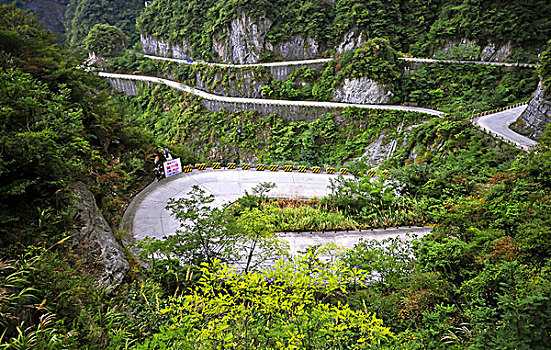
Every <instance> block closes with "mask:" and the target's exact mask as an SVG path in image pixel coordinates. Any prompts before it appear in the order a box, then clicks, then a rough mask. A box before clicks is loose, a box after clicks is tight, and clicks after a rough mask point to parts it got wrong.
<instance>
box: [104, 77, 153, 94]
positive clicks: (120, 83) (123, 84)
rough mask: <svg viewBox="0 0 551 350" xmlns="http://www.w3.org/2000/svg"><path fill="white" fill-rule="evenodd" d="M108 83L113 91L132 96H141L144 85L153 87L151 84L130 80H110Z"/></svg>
mask: <svg viewBox="0 0 551 350" xmlns="http://www.w3.org/2000/svg"><path fill="white" fill-rule="evenodd" d="M108 81H109V84H111V87H112V88H113V89H115V90H117V91H121V92H123V93H124V94H125V95H130V96H137V95H138V94H139V89H140V88H141V87H143V86H144V84H147V85H151V83H149V82H137V81H134V80H128V79H108Z"/></svg>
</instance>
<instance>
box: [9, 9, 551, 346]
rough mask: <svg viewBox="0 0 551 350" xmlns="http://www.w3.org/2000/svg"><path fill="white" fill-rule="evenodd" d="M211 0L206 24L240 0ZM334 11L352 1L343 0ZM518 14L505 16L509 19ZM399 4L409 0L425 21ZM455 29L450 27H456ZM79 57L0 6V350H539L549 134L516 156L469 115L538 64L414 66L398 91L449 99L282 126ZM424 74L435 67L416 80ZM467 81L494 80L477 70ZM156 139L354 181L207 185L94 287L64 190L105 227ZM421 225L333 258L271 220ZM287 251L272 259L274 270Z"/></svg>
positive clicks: (143, 176) (191, 153) (505, 93)
mask: <svg viewBox="0 0 551 350" xmlns="http://www.w3.org/2000/svg"><path fill="white" fill-rule="evenodd" d="M155 3H156V2H155ZM159 3H161V1H159ZM177 3H178V4H180V5H182V4H183V3H182V2H177ZM312 3H313V2H305V3H304V4H303V5H301V7H300V9H301V10H300V11H304V12H307V10H308V8H306V7H307V6H313V5H308V4H312ZM406 3H407V4H410V5H411V4H412V3H409V2H404V3H402V2H399V3H396V4H394V5H390V3H385V4H384V8H387V7H390V8H396V11H397V12H396V13H398V12H400V13H401V12H404V10H405V9H409V8H410V7H401V6H404V4H406ZM192 4H196V2H193V1H191V2H190V5H192ZM203 4H204V5H201V6H208V5H209V2H204V3H203ZM218 4H219V5H218V6H219V8H217V9H216V11H219V12H216V11H215V10H212V11H211V12H209V13H208V16H207V18H211V17H210V16H214V15H215V14H217V13H222V9H225V8H227V6H229V5H231V4H235V2H231V1H228V2H219V3H218ZM291 4H293V2H290V3H289V6H291ZM315 4H317V5H318V6H322V7H324V8H325V7H328V6H331V5H329V4H326V3H323V4H322V3H321V2H320V3H317V2H316V3H315ZM450 4H451V3H450ZM453 4H456V2H453ZM253 5H254V6H257V5H258V4H257V2H254V4H253V3H251V6H253ZM276 5H277V6H281V4H279V3H276ZM276 5H269V4H266V7H267V8H271V7H269V6H276ZM345 5H346V6H356V7H357V6H361V4H360V2H354V1H348V2H345V1H337V3H336V6H338V8H340V9H344V8H346V7H345ZM456 5H458V4H456ZM475 5H476V6H474V5H473V7H472V8H473V11H475V10H476V11H478V10H480V9H482V10H484V11H486V10H488V9H492V8H494V5H495V4H494V3H493V2H492V4H475ZM198 6H199V5H198ZM381 6H383V4H381ZM412 6H413V5H412ZM449 6H452V5H447V4H440V3H439V2H434V3H432V2H431V3H430V4H428V3H427V5H426V6H420V7H423V8H424V7H427V8H428V7H430V8H432V7H434V8H438V9H447V10H446V11H447V12H446V13H449V14H450V16H451V17H450V20H452V19H459V18H460V16H459V15H458V14H456V11H457V10H458V9H456V8H448V7H449ZM527 6H528V7H529V5H522V4H506V6H505V7H504V8H505V9H512V10H514V11H513V13H514V14H518V12H519V11H520V10H523V9H524V8H525V7H527ZM530 6H531V5H530ZM541 6H542V9H541V11H542V13H545V11H546V8H547V7H545V4H542V5H541ZM255 8H256V7H255ZM274 8H275V7H274ZM198 9H204V8H203V7H198ZM411 9H412V11H410V12H404V13H405V14H406V13H407V16H412V15H413V14H418V13H419V12H415V11H413V8H411ZM459 9H461V7H460V8H459ZM337 15H339V13H336V14H335V16H337ZM344 15H345V13H340V16H344ZM163 16H165V15H164V14H163ZM163 16H161V17H160V18H161V19H162V18H165V17H167V16H169V15H168V14H166V16H165V17H163ZM232 16H233V14H232V13H230V14H228V15H227V18H226V17H224V18H226V19H224V18H222V19H223V20H224V21H227V20H229V19H230V18H233V17H232ZM350 16H355V17H353V20H351V21H350V23H348V22H347V23H348V24H347V25H354V24H357V25H359V24H362V26H365V27H369V26H371V27H370V28H375V27H373V26H374V25H375V24H377V23H379V22H377V23H375V24H370V23H364V22H362V21H361V20H362V18H363V19H364V20H367V19H370V18H372V17H371V16H367V14H364V13H363V12H360V13H358V12H356V13H355V14H354V12H350ZM362 16H364V17H362ZM404 16H405V15H404ZM438 16H440V15H438ZM442 16H443V15H442ZM469 16H470V14H467V15H465V18H471V17H469ZM527 16H528V15H527ZM435 17H436V15H434V17H431V18H432V19H433V20H436V19H435ZM198 18H199V17H198ZM412 18H413V17H412ZM415 18H417V19H416V20H418V22H419V24H420V25H421V20H420V18H418V17H415ZM442 18H444V17H442ZM492 18H493V17H492ZM523 18H524V17H523ZM379 19H380V21H382V22H381V23H382V24H385V23H386V22H385V21H387V19H386V17H384V16H381V17H379ZM391 19H392V20H394V18H393V17H392V18H389V19H388V21H390V20H391ZM531 19H533V18H532V17H530V16H528V17H526V18H525V20H531ZM426 20H427V21H428V22H430V23H432V20H429V19H428V18H427V19H426ZM381 23H379V24H381ZM405 23H408V22H407V21H405V22H403V23H402V22H400V25H399V26H398V25H397V26H396V27H392V28H391V27H387V26H384V28H383V27H381V28H380V29H381V30H383V29H384V30H387V29H388V30H390V29H392V30H395V31H396V33H397V35H398V36H399V37H400V38H402V37H403V38H405V39H403V40H405V41H404V42H405V44H404V45H406V44H408V43H409V44H410V45H413V43H411V42H409V41H407V40H406V39H407V38H408V37H407V36H405V33H403V32H402V31H401V30H400V28H401V25H402V24H404V25H405ZM453 23H455V22H453ZM484 23H486V24H485V25H486V26H487V27H488V28H490V25H491V23H488V22H484ZM522 23H526V21H522ZM314 24H315V23H314ZM457 24H458V26H457V27H456V28H455V30H456V31H457V32H458V33H460V32H461V31H462V30H464V26H465V25H466V24H465V23H464V22H463V21H461V22H458V23H457ZM519 25H520V24H519ZM537 25H539V23H537ZM425 26H428V23H426V24H425ZM319 27H320V28H321V27H322V26H321V25H320V26H319ZM316 28H318V27H313V28H312V29H311V30H312V32H311V33H316V30H317V29H316ZM439 28H443V27H439ZM475 29H476V30H475ZM281 30H282V33H287V32H283V30H289V31H290V30H291V29H290V28H288V29H281ZM481 31H483V32H481ZM277 33H278V32H273V33H272V34H273V35H275V34H277ZM289 33H292V32H289ZM461 33H462V32H461ZM484 33H490V34H492V35H493V34H494V33H493V32H491V31H490V29H485V28H478V29H477V28H474V29H473V35H474V36H476V37H477V38H479V40H482V39H484V35H483V34H484ZM184 34H186V33H184ZM186 35H187V34H186ZM312 35H314V34H312ZM316 35H320V37H321V36H322V35H327V34H323V33H322V32H319V33H317V34H316ZM495 35H498V34H495ZM515 35H518V36H514V37H512V39H514V40H518V41H519V42H524V43H527V45H528V44H530V43H534V42H537V40H539V39H536V38H533V36H532V34H530V32H529V31H523V32H521V33H518V34H515ZM525 36H526V37H525ZM496 37H497V36H496ZM401 40H402V39H401ZM408 40H413V39H412V38H409V39H408ZM419 50H421V48H420V49H419ZM369 57H371V56H369ZM343 59H344V58H343ZM369 59H372V57H371V58H369ZM369 59H367V62H368V63H367V64H368V66H369V65H370V63H369ZM144 62H145V61H144ZM359 62H363V60H362V61H359ZM356 63H358V62H356ZM356 63H354V64H353V65H352V66H351V67H356V68H350V69H360V70H362V71H361V72H358V73H357V74H358V75H361V74H373V69H374V68H376V67H373V66H369V67H368V68H369V69H367V70H365V71H364V70H363V68H358V66H355V64H356ZM139 64H142V63H139ZM143 64H144V65H145V64H149V63H143ZM77 66H78V61H77V60H76V59H74V58H73V57H72V56H71V54H69V53H67V52H65V51H63V50H62V49H60V48H59V47H58V46H57V45H56V44H55V42H54V38H53V36H52V35H51V33H48V32H45V31H43V30H41V29H40V26H39V24H38V22H37V21H36V20H35V19H33V18H32V17H29V16H28V15H26V14H24V13H23V12H21V11H20V10H18V9H16V8H15V5H7V6H0V120H1V123H0V348H2V349H25V348H36V349H57V348H68V349H131V348H135V349H181V348H192V347H193V348H199V349H212V348H248V347H251V348H267V349H276V348H279V349H290V348H296V349H343V348H346V349H348V348H351V349H355V348H357V349H365V348H375V349H425V348H430V349H501V348H503V349H508V348H511V349H513V348H514V349H536V350H538V349H547V348H549V344H550V343H551V324H550V323H549V319H550V318H551V236H550V235H549V227H551V135H550V134H549V132H547V133H546V134H545V135H544V136H543V137H542V138H541V140H540V146H539V147H538V149H537V152H533V153H523V152H521V151H519V150H517V149H515V148H512V147H511V146H509V145H507V144H503V143H500V142H499V141H496V140H494V139H492V138H489V137H486V136H485V135H483V134H482V133H480V132H479V131H478V130H477V129H475V128H473V127H472V126H471V123H470V122H469V117H470V116H471V113H472V108H473V107H474V108H477V109H483V108H486V106H488V108H491V106H493V104H494V103H495V104H497V103H500V102H498V100H499V99H498V97H499V98H502V99H505V100H506V103H508V102H514V101H517V100H518V99H523V98H526V94H527V92H528V91H529V90H530V89H531V88H532V86H533V81H532V79H533V76H532V73H526V72H524V71H517V70H511V71H508V70H505V71H501V68H500V69H497V68H496V69H494V68H489V67H487V68H483V69H482V68H481V69H480V70H478V68H474V67H471V66H468V67H466V68H465V71H464V72H463V73H464V74H460V73H461V70H459V68H449V66H448V67H440V66H437V67H434V69H435V70H434V71H428V70H423V69H421V70H420V71H419V72H418V73H414V74H412V75H410V76H409V78H408V79H410V80H411V81H409V82H408V83H407V84H411V86H413V87H412V88H408V89H410V90H407V91H419V92H417V93H416V95H417V96H418V98H419V101H418V102H419V103H421V104H423V103H427V104H440V103H441V104H442V105H444V104H446V105H447V106H450V111H451V110H452V108H451V106H455V105H456V106H458V107H457V108H453V111H452V112H450V113H449V114H448V115H447V116H446V118H427V117H426V116H425V115H421V114H416V113H401V112H393V111H374V110H358V109H346V110H343V111H341V113H340V114H338V115H332V114H329V115H326V116H323V117H321V118H319V119H317V120H315V121H312V122H284V121H282V120H281V119H280V118H277V117H276V116H273V115H272V116H266V117H265V116H259V115H256V114H254V113H248V112H247V113H245V112H241V113H229V112H224V111H220V112H207V111H205V110H204V109H202V107H201V106H200V104H199V103H198V101H197V100H196V99H195V98H193V97H189V96H183V95H181V93H176V92H174V91H172V90H169V89H168V88H165V87H161V86H159V87H154V88H147V89H144V90H143V91H142V92H141V94H140V95H139V96H137V97H124V96H120V95H118V94H114V93H113V92H112V91H111V90H109V89H108V87H107V84H106V83H105V82H102V81H100V80H99V79H98V78H97V76H95V74H94V73H93V72H87V71H85V70H83V69H76V68H75V67H77ZM145 68H147V67H145ZM548 68H549V50H547V51H545V52H544V54H543V55H542V64H541V66H540V70H539V73H540V74H541V76H542V77H543V79H544V81H548V79H549V74H548V71H549V69H548ZM139 69H140V70H141V69H142V68H139ZM154 69H155V67H154V66H152V68H151V71H154ZM343 69H345V68H343ZM392 69H393V68H392ZM392 69H391V71H390V72H393V70H392ZM454 69H457V70H456V71H454ZM136 70H137V69H136ZM167 72H168V70H167ZM352 72H353V71H350V74H353V73H352ZM416 74H417V75H416ZM501 74H503V75H501ZM457 75H459V77H457ZM436 76H443V77H449V80H447V79H443V78H442V80H437V79H436V78H435V77H436ZM429 77H430V78H429ZM482 77H484V78H482ZM422 78H427V80H430V81H432V80H435V81H434V83H432V82H431V83H428V84H426V85H425V84H421V83H418V81H416V80H422ZM399 79H400V78H399V77H394V76H393V77H392V81H394V82H397V81H399ZM455 79H457V80H455ZM478 79H481V80H482V81H486V82H488V85H489V86H491V87H490V88H488V90H486V89H485V88H483V87H482V85H480V86H479V85H475V84H474V83H472V82H474V81H478ZM450 80H451V81H452V82H450ZM455 81H458V83H457V84H459V86H460V87H467V86H469V84H472V85H475V87H473V88H472V89H470V90H467V91H468V93H466V94H460V93H457V94H455V95H453V97H448V96H449V95H448V94H451V93H452V92H454V91H456V92H457V91H459V90H460V89H459V87H457V86H456V85H455V84H456V83H454V82H455ZM407 84H406V85H407ZM496 84H497V85H496ZM427 86H428V87H427ZM404 89H405V88H404ZM438 89H440V90H441V91H439V92H438V93H434V92H433V93H430V91H433V90H438ZM509 89H510V90H509ZM404 91H405V90H404ZM490 91H492V92H490ZM410 95H411V92H410ZM410 95H407V96H409V97H407V98H408V99H409V98H411V96H410ZM398 96H406V95H405V94H404V95H398ZM401 98H402V97H401ZM403 98H406V97H403ZM459 106H463V107H461V108H460V107H459ZM401 123H403V125H404V129H403V131H402V132H399V133H398V132H396V130H397V126H398V125H399V124H401ZM407 126H411V128H407ZM381 133H383V134H388V135H389V137H390V138H393V139H396V144H397V150H396V152H395V154H394V156H393V157H391V158H389V159H387V160H386V161H385V162H384V163H383V164H382V165H381V166H380V167H379V171H378V172H377V173H376V177H374V176H372V175H371V174H370V173H369V170H371V168H370V166H368V165H366V164H365V163H363V162H361V161H354V159H356V158H357V157H358V156H360V155H361V154H362V152H363V151H364V150H365V148H366V146H367V145H369V144H370V143H371V142H372V141H373V140H375V139H376V138H377V137H379V135H380V134H381ZM160 146H169V147H170V149H171V151H172V152H173V154H174V155H175V156H179V157H181V158H182V160H183V161H184V163H194V162H200V161H207V160H209V161H214V160H223V161H228V162H229V161H236V162H264V163H279V164H287V163H300V164H303V165H325V164H327V165H339V164H344V163H345V162H347V166H348V167H349V168H350V171H351V172H352V173H353V174H355V175H356V176H355V178H354V179H348V180H345V179H341V180H339V181H337V182H335V183H334V185H333V191H332V194H331V195H329V196H327V197H325V198H319V199H317V200H312V201H292V200H288V201H277V200H270V199H269V190H270V188H271V185H269V184H264V185H263V186H260V187H258V188H256V189H255V190H254V191H252V192H251V193H247V194H246V195H245V196H243V197H242V198H240V199H238V200H237V201H236V202H235V203H232V204H231V205H228V206H226V207H223V208H213V207H211V206H210V204H211V202H212V198H211V197H209V196H207V195H205V194H204V193H202V192H201V191H200V190H199V189H193V190H192V191H191V192H190V193H189V195H188V196H187V197H185V198H183V199H181V200H177V201H172V202H171V203H170V204H169V206H168V209H169V210H170V212H171V213H172V215H173V216H174V217H175V218H176V219H177V220H179V222H180V224H181V227H180V230H179V232H178V233H177V234H176V235H174V236H171V237H168V238H165V239H161V240H154V239H147V240H144V241H142V242H140V243H138V244H139V245H138V248H139V249H138V251H139V253H138V254H137V255H136V254H135V250H134V248H135V247H134V246H133V245H131V244H130V242H128V241H126V240H125V237H124V236H123V235H122V234H121V233H118V236H117V239H118V240H120V241H122V242H123V244H124V245H125V247H126V254H127V257H128V259H129V260H130V266H131V270H130V272H129V274H128V276H127V277H126V279H125V280H124V283H123V284H122V285H121V286H120V287H119V288H118V289H117V290H116V291H115V292H114V293H113V294H107V293H106V291H105V290H103V289H101V288H99V287H98V285H97V281H96V279H95V278H96V276H94V274H93V273H90V268H89V266H87V265H86V264H85V263H84V262H83V259H82V254H81V251H79V250H78V249H77V248H76V246H75V245H74V244H73V241H72V238H73V233H74V232H73V230H74V228H75V213H74V208H73V207H72V204H71V203H72V197H73V194H72V193H70V191H69V190H68V184H70V183H72V182H74V181H77V180H78V181H83V182H84V183H86V185H87V186H88V187H89V188H90V189H91V190H92V192H93V193H94V196H95V197H96V200H97V203H98V206H99V207H100V209H101V211H102V213H103V214H104V216H105V218H106V219H107V221H108V222H109V224H110V225H111V227H113V228H116V227H118V224H119V222H120V220H121V216H122V213H123V212H124V209H125V207H126V205H127V204H128V203H129V201H130V200H131V198H132V196H133V195H135V194H136V193H137V192H138V191H140V190H141V189H143V188H144V187H145V186H146V185H147V184H149V183H151V181H153V178H154V176H153V169H152V168H153V161H152V160H153V158H154V156H155V153H156V149H158V148H159V147H160ZM383 170H385V172H384V173H383ZM427 223H430V224H433V225H434V227H433V229H432V232H431V234H430V235H427V236H424V237H422V238H417V239H413V240H412V241H406V240H401V239H390V240H386V241H382V242H376V241H362V242H360V243H359V244H358V245H356V246H355V247H354V248H353V249H350V250H345V251H343V250H342V249H339V248H338V247H336V246H331V245H329V246H323V247H320V246H314V247H311V248H309V249H307V251H305V252H304V253H303V254H302V255H301V256H298V257H295V258H293V259H290V258H289V257H287V256H286V255H287V254H286V249H285V245H284V244H283V243H282V241H281V240H280V239H279V238H278V235H277V234H276V232H277V231H285V230H293V231H294V230H296V229H301V228H302V229H304V228H306V229H312V230H313V229H320V228H321V229H322V230H323V229H324V228H329V227H334V226H340V227H341V228H342V227H350V228H352V227H353V226H355V225H356V227H357V225H362V226H363V225H368V226H371V227H390V226H395V225H406V226H407V225H408V224H417V225H426V224H427ZM305 234H308V233H305ZM278 257H283V258H284V259H283V260H279V261H278V262H276V263H273V261H274V260H275V259H277V258H278ZM233 266H235V268H234V267H233Z"/></svg>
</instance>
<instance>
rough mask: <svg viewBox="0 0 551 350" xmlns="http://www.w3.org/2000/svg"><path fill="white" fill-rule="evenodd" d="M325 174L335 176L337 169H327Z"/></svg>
mask: <svg viewBox="0 0 551 350" xmlns="http://www.w3.org/2000/svg"><path fill="white" fill-rule="evenodd" d="M325 172H326V173H327V174H334V173H335V168H327V169H325Z"/></svg>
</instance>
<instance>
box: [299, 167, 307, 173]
mask: <svg viewBox="0 0 551 350" xmlns="http://www.w3.org/2000/svg"><path fill="white" fill-rule="evenodd" d="M298 172H299V173H305V172H306V167H305V166H299V167H298Z"/></svg>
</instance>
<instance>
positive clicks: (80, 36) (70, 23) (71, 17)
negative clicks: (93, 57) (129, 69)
mask: <svg viewBox="0 0 551 350" xmlns="http://www.w3.org/2000/svg"><path fill="white" fill-rule="evenodd" d="M143 4H144V2H143V1H141V0H116V1H106V0H91V1H90V0H85V1H84V0H71V1H69V4H68V5H67V12H66V17H67V43H68V44H69V45H70V46H73V47H76V46H81V45H82V44H83V40H84V38H86V36H87V35H88V34H89V33H90V31H91V30H92V28H94V26H95V25H97V24H109V25H112V26H115V27H118V28H120V29H121V30H122V32H123V33H124V35H126V37H127V38H128V45H129V46H133V45H134V44H135V43H136V42H137V41H138V40H139V35H138V33H137V31H136V18H137V16H138V14H139V12H140V11H141V10H142V8H143Z"/></svg>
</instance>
